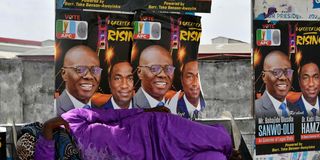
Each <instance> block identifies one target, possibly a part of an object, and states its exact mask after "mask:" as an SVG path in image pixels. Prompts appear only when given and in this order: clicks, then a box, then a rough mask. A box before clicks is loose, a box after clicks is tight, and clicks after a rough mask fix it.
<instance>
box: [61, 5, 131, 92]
mask: <svg viewBox="0 0 320 160" xmlns="http://www.w3.org/2000/svg"><path fill="white" fill-rule="evenodd" d="M132 18H133V15H132V14H114V13H102V12H93V11H83V10H71V9H68V10H66V9H57V10H56V27H55V31H56V32H55V38H56V41H55V42H56V46H55V48H56V51H55V73H56V74H55V78H56V80H55V90H56V95H55V96H56V98H57V97H58V96H59V95H61V94H62V93H63V92H64V90H65V82H64V80H63V78H62V71H63V69H64V67H69V66H65V65H64V60H65V55H66V53H67V52H68V51H69V49H71V48H73V47H75V46H78V45H84V46H87V47H89V48H91V49H92V50H93V51H94V52H95V54H96V56H97V57H98V58H99V62H100V68H101V69H102V71H101V72H102V73H101V78H100V84H98V85H99V87H98V88H97V91H96V92H99V93H101V94H110V93H111V91H110V87H109V83H108V71H109V70H110V67H111V66H112V65H113V64H115V63H116V62H119V61H126V62H130V53H131V48H132V40H133V27H132V24H131V22H132ZM86 58H87V57H83V59H84V60H85V59H86ZM79 63H80V62H79ZM79 65H81V64H79ZM66 69H69V68H66ZM70 69H71V68H70ZM75 71H77V70H75ZM90 72H91V71H90Z"/></svg>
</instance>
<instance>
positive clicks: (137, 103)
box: [132, 87, 151, 108]
mask: <svg viewBox="0 0 320 160" xmlns="http://www.w3.org/2000/svg"><path fill="white" fill-rule="evenodd" d="M132 108H151V106H150V104H149V102H148V99H147V97H146V95H144V93H143V91H142V89H141V87H140V88H139V90H138V92H137V93H136V94H135V95H134V96H133V105H132Z"/></svg>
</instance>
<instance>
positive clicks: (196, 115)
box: [193, 110, 199, 119]
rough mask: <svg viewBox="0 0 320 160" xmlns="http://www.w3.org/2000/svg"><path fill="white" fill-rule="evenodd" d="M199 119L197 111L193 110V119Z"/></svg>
mask: <svg viewBox="0 0 320 160" xmlns="http://www.w3.org/2000/svg"><path fill="white" fill-rule="evenodd" d="M197 118H199V111H198V110H194V111H193V119H197Z"/></svg>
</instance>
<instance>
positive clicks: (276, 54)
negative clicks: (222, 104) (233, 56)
mask: <svg viewBox="0 0 320 160" xmlns="http://www.w3.org/2000/svg"><path fill="white" fill-rule="evenodd" d="M253 45H254V48H253V53H254V54H253V58H254V60H253V65H254V70H255V80H254V86H255V91H254V92H255V94H254V95H255V103H254V104H255V105H254V109H255V117H256V122H255V123H256V140H255V143H256V154H257V155H267V154H279V153H290V154H286V155H287V156H288V155H289V156H295V157H296V156H299V157H300V158H301V157H302V156H304V157H308V158H307V159H309V158H310V157H312V156H314V155H315V153H314V152H309V151H316V150H319V149H320V146H319V142H320V117H319V115H320V114H319V109H320V108H319V64H320V54H319V53H320V47H319V45H320V22H319V21H277V22H274V21H273V22H272V21H271V22H269V21H258V20H254V21H253ZM308 154H309V155H308ZM290 158H292V157H290Z"/></svg>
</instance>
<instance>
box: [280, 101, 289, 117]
mask: <svg viewBox="0 0 320 160" xmlns="http://www.w3.org/2000/svg"><path fill="white" fill-rule="evenodd" d="M279 109H281V111H282V117H289V115H288V112H287V110H286V104H285V103H281V105H280V107H279Z"/></svg>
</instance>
